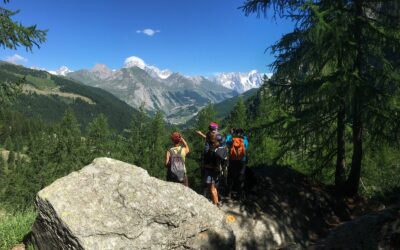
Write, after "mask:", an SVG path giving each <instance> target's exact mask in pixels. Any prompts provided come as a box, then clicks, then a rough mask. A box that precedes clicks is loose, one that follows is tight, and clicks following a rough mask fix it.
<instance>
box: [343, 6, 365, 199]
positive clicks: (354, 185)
mask: <svg viewBox="0 0 400 250" xmlns="http://www.w3.org/2000/svg"><path fill="white" fill-rule="evenodd" d="M354 4H355V26H354V35H355V42H356V44H357V57H356V60H355V64H354V71H355V72H356V73H357V75H358V76H359V78H360V77H362V75H363V67H362V66H363V65H362V52H363V50H362V47H363V44H362V43H363V42H362V41H363V40H362V30H361V29H362V20H361V18H362V15H363V9H362V7H363V0H355V2H354ZM360 83H361V82H359V79H357V80H356V82H354V83H353V84H356V87H355V88H354V90H353V91H354V92H353V126H352V130H353V157H352V160H351V169H350V174H349V177H348V179H347V183H346V187H347V190H346V193H347V195H350V196H354V195H356V194H357V192H358V186H359V183H360V176H361V162H362V154H363V148H362V146H363V145H362V136H363V121H362V113H361V112H362V99H363V98H362V94H361V93H362V91H363V89H362V87H361V86H360Z"/></svg>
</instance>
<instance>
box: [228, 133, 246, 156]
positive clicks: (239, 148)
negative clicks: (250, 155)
mask: <svg viewBox="0 0 400 250" xmlns="http://www.w3.org/2000/svg"><path fill="white" fill-rule="evenodd" d="M245 154H246V149H245V148H244V142H243V138H232V147H231V150H230V153H229V159H230V160H234V161H241V160H242V159H243V157H244V156H245Z"/></svg>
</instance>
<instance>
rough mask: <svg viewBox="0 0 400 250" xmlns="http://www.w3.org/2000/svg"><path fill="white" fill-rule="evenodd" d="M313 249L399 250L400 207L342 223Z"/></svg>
mask: <svg viewBox="0 0 400 250" xmlns="http://www.w3.org/2000/svg"><path fill="white" fill-rule="evenodd" d="M314 249H400V207H399V206H396V207H392V208H388V209H385V210H382V211H378V212H374V213H371V214H367V215H364V216H361V217H359V218H357V219H355V220H352V221H349V222H346V223H343V224H342V225H340V226H338V227H336V228H334V229H332V230H331V232H330V234H329V235H328V237H326V238H325V239H322V240H320V241H319V242H318V243H317V244H316V245H315V246H314Z"/></svg>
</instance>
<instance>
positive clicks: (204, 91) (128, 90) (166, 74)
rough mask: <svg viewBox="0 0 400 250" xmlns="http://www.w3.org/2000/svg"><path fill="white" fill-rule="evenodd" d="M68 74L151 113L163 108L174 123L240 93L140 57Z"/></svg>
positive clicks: (166, 115) (167, 117) (203, 78)
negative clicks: (113, 67) (119, 65)
mask: <svg viewBox="0 0 400 250" xmlns="http://www.w3.org/2000/svg"><path fill="white" fill-rule="evenodd" d="M67 77H69V78H71V79H73V80H76V81H80V82H82V83H84V84H86V85H90V86H94V87H99V88H102V89H104V90H107V91H108V92H110V93H112V94H113V95H115V96H117V97H118V98H120V99H121V100H123V101H125V102H126V103H128V104H129V105H131V106H133V107H135V108H139V107H141V106H142V105H144V108H145V110H147V111H148V112H149V113H154V112H156V111H159V110H160V111H162V112H163V113H164V114H165V117H166V119H167V120H168V121H170V122H171V123H181V122H185V121H186V120H188V119H190V118H191V117H193V116H194V115H196V114H197V112H198V111H199V110H200V109H201V108H202V107H204V106H205V105H207V104H208V103H209V102H212V103H217V102H220V101H223V100H225V99H227V98H230V97H233V96H235V95H237V94H238V93H237V92H236V91H234V90H231V89H228V88H225V87H224V86H222V85H219V84H216V83H215V82H214V81H210V80H209V79H207V78H205V77H202V76H198V77H187V76H184V75H182V74H180V73H172V72H171V71H169V70H160V69H159V68H157V67H155V66H150V65H147V64H146V63H145V62H144V61H143V60H142V59H140V58H138V57H129V58H127V59H126V60H125V63H124V67H123V68H121V69H118V70H110V69H109V68H108V67H107V66H105V65H101V64H98V65H95V66H94V67H93V68H92V69H89V70H78V71H75V72H71V73H68V74H67Z"/></svg>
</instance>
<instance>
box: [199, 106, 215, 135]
mask: <svg viewBox="0 0 400 250" xmlns="http://www.w3.org/2000/svg"><path fill="white" fill-rule="evenodd" d="M216 115H217V113H216V111H215V109H214V105H213V104H212V103H209V104H208V105H207V106H206V107H205V108H203V109H202V110H200V112H199V115H198V118H197V124H196V128H197V129H198V130H200V131H203V132H204V131H207V130H208V125H209V124H210V122H212V121H216Z"/></svg>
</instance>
